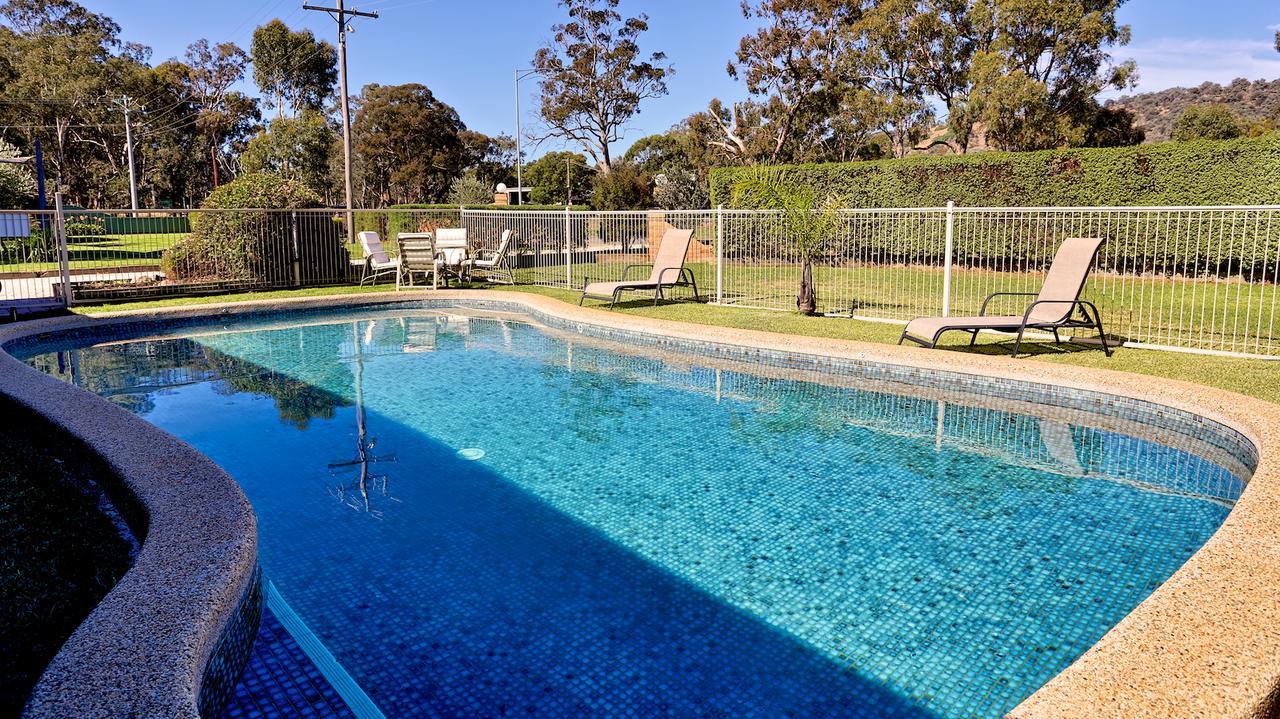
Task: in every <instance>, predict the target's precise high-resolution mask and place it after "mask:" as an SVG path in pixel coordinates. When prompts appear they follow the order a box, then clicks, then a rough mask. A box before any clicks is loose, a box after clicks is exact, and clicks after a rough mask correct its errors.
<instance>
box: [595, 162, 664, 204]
mask: <svg viewBox="0 0 1280 719" xmlns="http://www.w3.org/2000/svg"><path fill="white" fill-rule="evenodd" d="M652 199H653V198H652V189H651V188H650V183H649V177H648V176H646V175H645V174H644V173H642V172H640V170H639V169H638V168H637V167H636V166H635V165H632V164H630V163H625V162H619V163H618V164H617V165H616V166H615V167H614V168H613V169H612V170H610V171H609V172H601V173H597V174H596V176H595V180H594V182H593V189H592V191H591V206H592V207H594V208H595V209H597V210H643V209H645V208H647V207H649V206H650V205H651V204H652Z"/></svg>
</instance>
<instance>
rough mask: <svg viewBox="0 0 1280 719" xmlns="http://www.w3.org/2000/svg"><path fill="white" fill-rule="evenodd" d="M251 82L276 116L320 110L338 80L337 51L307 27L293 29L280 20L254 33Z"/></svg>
mask: <svg viewBox="0 0 1280 719" xmlns="http://www.w3.org/2000/svg"><path fill="white" fill-rule="evenodd" d="M250 53H251V54H252V55H253V81H254V83H255V84H257V86H258V89H259V90H261V91H262V99H263V103H264V104H265V105H266V106H267V107H268V108H275V110H276V117H277V118H281V117H284V116H285V109H286V108H287V109H288V110H289V114H290V115H297V114H298V113H300V112H301V111H302V110H304V109H309V110H315V111H321V110H323V109H324V104H325V101H327V100H328V99H329V98H330V97H332V96H333V88H334V84H335V83H337V81H338V51H337V50H335V49H334V47H333V45H330V44H329V43H328V42H325V41H324V40H317V39H316V36H315V35H313V34H312V33H311V31H310V30H298V31H293V30H290V29H289V26H288V25H285V24H284V23H283V22H281V21H280V20H279V19H276V20H272V21H271V22H269V23H267V24H265V25H263V26H261V27H259V28H258V29H257V30H254V32H253V44H252V45H251V46H250Z"/></svg>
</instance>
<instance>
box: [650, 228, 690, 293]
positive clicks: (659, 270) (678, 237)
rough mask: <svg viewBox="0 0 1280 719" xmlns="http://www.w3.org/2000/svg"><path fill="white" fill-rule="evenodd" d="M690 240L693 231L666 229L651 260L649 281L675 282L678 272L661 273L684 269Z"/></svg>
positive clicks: (678, 275)
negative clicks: (651, 268) (651, 266)
mask: <svg viewBox="0 0 1280 719" xmlns="http://www.w3.org/2000/svg"><path fill="white" fill-rule="evenodd" d="M692 240H693V230H678V229H676V228H674V227H669V228H667V231H666V232H664V233H662V242H661V244H659V245H658V254H657V255H656V256H655V257H654V258H653V271H652V272H650V273H649V281H650V282H675V281H676V280H678V279H680V273H679V272H670V271H668V272H663V270H672V269H675V270H679V269H680V268H681V267H684V258H685V256H686V255H688V254H689V243H690V242H691V241H692Z"/></svg>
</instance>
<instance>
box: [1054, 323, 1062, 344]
mask: <svg viewBox="0 0 1280 719" xmlns="http://www.w3.org/2000/svg"><path fill="white" fill-rule="evenodd" d="M1053 343H1054V344H1055V345H1060V344H1062V338H1061V337H1059V336H1058V328H1057V327H1054V328H1053Z"/></svg>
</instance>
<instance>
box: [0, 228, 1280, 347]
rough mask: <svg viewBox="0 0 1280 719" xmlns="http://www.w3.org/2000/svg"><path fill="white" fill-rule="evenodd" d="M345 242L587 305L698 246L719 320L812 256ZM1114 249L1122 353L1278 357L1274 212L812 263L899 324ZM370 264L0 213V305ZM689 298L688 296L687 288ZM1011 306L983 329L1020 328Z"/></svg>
mask: <svg viewBox="0 0 1280 719" xmlns="http://www.w3.org/2000/svg"><path fill="white" fill-rule="evenodd" d="M354 225H355V227H354V230H374V231H377V232H379V233H380V234H381V235H382V237H384V238H386V239H387V240H388V241H387V243H386V245H387V248H388V250H390V251H391V253H392V254H393V255H394V254H395V250H394V242H393V241H392V240H394V238H395V237H396V235H397V234H398V233H400V232H409V231H429V230H433V229H436V228H440V227H465V228H466V229H467V230H468V237H469V239H470V241H471V242H472V244H473V245H475V246H478V247H490V248H492V247H494V246H496V244H497V241H498V238H499V237H500V236H501V234H502V232H503V231H504V230H508V229H509V230H512V231H513V232H514V233H515V237H516V250H515V254H514V259H513V265H514V268H515V276H516V279H517V281H518V282H524V283H530V284H537V285H543V286H547V287H560V288H572V289H580V288H581V287H583V286H584V285H585V284H587V283H589V282H593V281H599V280H613V279H617V278H618V277H619V275H620V273H621V272H622V269H623V267H624V266H626V265H629V264H644V263H647V262H650V261H651V260H652V258H653V257H654V255H655V253H656V251H657V247H658V245H659V243H660V242H661V238H662V236H663V233H664V232H665V231H666V229H668V228H672V227H677V228H683V229H692V230H693V233H694V234H693V240H694V241H693V243H692V245H691V249H690V251H689V255H688V257H687V259H686V266H687V267H689V268H690V269H691V270H692V271H693V276H694V278H695V280H696V282H697V285H698V292H699V294H700V295H701V296H702V297H704V298H706V299H709V300H712V301H715V302H719V303H721V304H725V305H736V306H742V307H755V308H767V309H778V310H786V309H793V308H794V306H795V295H796V291H797V289H798V286H799V283H800V275H801V269H802V265H803V260H804V257H803V255H802V253H801V251H800V248H799V246H798V244H797V241H796V237H794V236H793V234H792V231H791V229H790V223H788V221H787V217H786V215H785V214H784V213H782V212H778V211H768V210H730V209H723V208H721V209H714V210H680V211H660V210H653V211H639V212H582V211H567V210H566V211H519V212H517V211H511V210H464V209H462V208H459V209H455V210H439V209H434V210H416V209H392V210H357V211H356V212H355V216H354ZM1075 236H1098V237H1103V238H1104V239H1105V240H1106V243H1105V244H1104V246H1103V250H1102V253H1101V255H1100V256H1099V260H1098V267H1097V269H1096V271H1095V272H1094V274H1093V276H1092V277H1091V279H1090V281H1089V283H1088V285H1087V286H1086V290H1085V295H1086V297H1087V298H1088V299H1090V300H1092V301H1093V302H1095V303H1096V304H1097V305H1098V306H1099V307H1100V308H1101V309H1102V311H1103V320H1104V323H1105V325H1106V328H1107V331H1108V334H1111V335H1115V336H1117V337H1119V338H1123V339H1125V340H1126V341H1127V342H1129V343H1131V344H1143V345H1147V346H1157V347H1167V348H1176V349H1184V350H1195V351H1208V352H1223V353H1229V354H1236V355H1253V356H1264V357H1280V324H1278V321H1280V284H1278V282H1280V206H1249V207H1244V206H1241V207H1234V206H1225V207H1224V206H1217V207H1019V208H1007V207H1001V208H995V207H953V206H947V207H928V208H888V209H849V210H843V211H841V212H840V213H839V222H838V223H836V228H835V229H834V231H832V232H830V233H829V234H828V236H827V237H826V238H825V240H824V241H823V242H822V243H821V245H820V246H819V247H817V248H814V249H813V251H812V252H811V253H810V257H811V259H812V261H813V264H814V275H815V282H816V285H817V295H818V302H819V306H818V309H819V311H821V312H825V313H828V314H833V315H849V316H854V317H859V318H867V319H875V320H884V321H893V322H905V321H907V320H909V319H911V318H913V317H916V316H920V315H934V314H952V315H963V314H976V313H977V312H978V310H979V308H980V306H981V304H982V301H983V299H984V298H986V297H987V295H989V294H991V293H993V292H1032V291H1035V290H1036V289H1038V287H1039V284H1040V282H1041V279H1042V278H1043V275H1044V272H1045V270H1046V269H1047V266H1048V263H1049V261H1050V260H1051V258H1052V256H1053V252H1054V250H1055V249H1056V248H1057V246H1058V245H1059V244H1060V243H1061V241H1062V240H1063V239H1065V238H1067V237H1075ZM361 263H362V252H361V250H360V248H359V246H358V245H356V244H354V243H351V242H349V241H348V232H347V229H346V227H345V223H344V221H343V218H342V213H341V211H336V210H271V209H261V210H144V211H129V210H114V211H87V210H66V211H62V212H59V211H56V210H53V211H41V212H27V211H23V212H4V211H0V303H3V304H5V305H6V306H7V305H9V304H12V303H14V302H19V301H23V300H33V299H37V300H38V299H43V300H46V301H61V300H62V299H63V298H67V299H68V300H69V301H72V302H92V301H109V300H112V299H126V298H138V297H152V296H165V295H174V294H192V293H203V292H222V291H228V290H235V289H275V288H288V287H305V286H318V285H326V284H332V285H336V284H348V283H352V282H355V281H357V280H358V277H359V274H360V266H361ZM680 291H681V292H683V293H685V295H686V296H687V295H688V294H691V293H692V288H682V289H681V290H680ZM1016 303H1017V300H1010V301H1008V303H1007V304H1005V305H1004V306H994V305H995V304H996V303H994V302H993V307H992V308H990V311H993V312H1013V311H1020V309H1021V308H1020V307H1017V306H1016Z"/></svg>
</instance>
